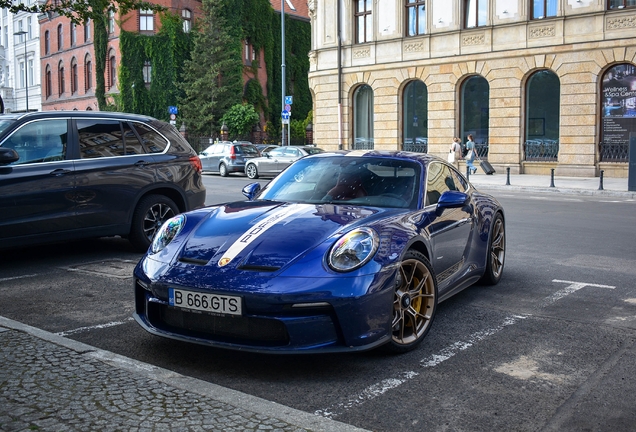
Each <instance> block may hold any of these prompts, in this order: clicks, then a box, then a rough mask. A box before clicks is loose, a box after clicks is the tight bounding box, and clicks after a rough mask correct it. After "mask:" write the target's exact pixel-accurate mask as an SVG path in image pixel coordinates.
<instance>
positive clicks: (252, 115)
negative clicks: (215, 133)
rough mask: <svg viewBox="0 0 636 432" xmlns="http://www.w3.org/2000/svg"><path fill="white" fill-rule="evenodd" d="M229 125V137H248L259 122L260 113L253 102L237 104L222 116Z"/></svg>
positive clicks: (223, 121) (222, 119)
mask: <svg viewBox="0 0 636 432" xmlns="http://www.w3.org/2000/svg"><path fill="white" fill-rule="evenodd" d="M221 123H225V124H226V125H227V127H228V132H229V138H230V139H237V138H246V137H248V136H249V134H250V132H251V131H252V127H253V126H254V125H255V124H256V123H258V113H257V112H256V110H255V109H254V105H251V104H247V103H244V104H237V105H234V106H233V107H231V108H230V109H229V110H228V111H227V112H226V113H225V114H224V115H223V117H222V118H221Z"/></svg>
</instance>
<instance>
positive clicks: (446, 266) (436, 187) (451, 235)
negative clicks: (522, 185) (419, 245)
mask: <svg viewBox="0 0 636 432" xmlns="http://www.w3.org/2000/svg"><path fill="white" fill-rule="evenodd" d="M462 188H463V186H462V185H461V184H460V185H458V184H457V181H456V179H455V178H454V177H453V174H452V170H451V169H450V168H449V167H448V166H447V165H446V164H444V163H441V162H432V163H430V164H429V166H428V172H427V181H426V196H425V199H426V206H427V207H431V208H430V214H431V220H432V222H431V223H430V225H429V228H428V229H429V235H430V238H431V243H432V245H433V254H432V255H433V256H432V260H431V261H432V262H431V264H432V265H433V268H434V269H435V273H436V274H437V276H438V281H439V282H441V281H443V280H445V279H446V278H448V277H450V276H452V275H453V274H454V273H455V272H457V271H458V270H459V269H460V268H461V267H462V264H463V263H464V261H465V259H466V253H467V247H468V241H469V239H470V232H471V229H472V224H473V219H472V214H471V212H470V208H469V206H464V207H460V208H447V209H444V211H443V212H442V213H441V214H439V215H437V214H436V213H435V207H436V205H437V202H438V201H439V198H440V197H441V195H442V194H443V193H444V192H446V191H451V190H453V191H460V192H463V190H462Z"/></svg>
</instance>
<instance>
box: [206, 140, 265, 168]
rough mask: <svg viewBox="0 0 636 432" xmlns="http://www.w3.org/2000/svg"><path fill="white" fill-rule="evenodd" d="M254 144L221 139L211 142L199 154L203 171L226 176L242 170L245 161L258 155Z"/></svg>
mask: <svg viewBox="0 0 636 432" xmlns="http://www.w3.org/2000/svg"><path fill="white" fill-rule="evenodd" d="M259 156H260V153H259V152H258V149H257V148H256V146H255V145H254V144H252V143H251V142H248V141H234V142H230V141H222V142H219V143H216V144H212V145H211V146H209V147H208V148H206V149H205V150H203V151H202V152H201V153H200V154H199V158H200V159H201V165H202V167H203V171H204V172H212V173H219V174H220V175H221V177H226V176H227V175H228V174H229V173H234V172H241V173H242V172H244V171H245V162H247V161H248V160H249V159H251V158H256V157H259Z"/></svg>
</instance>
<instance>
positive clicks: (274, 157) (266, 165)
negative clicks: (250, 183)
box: [245, 146, 324, 179]
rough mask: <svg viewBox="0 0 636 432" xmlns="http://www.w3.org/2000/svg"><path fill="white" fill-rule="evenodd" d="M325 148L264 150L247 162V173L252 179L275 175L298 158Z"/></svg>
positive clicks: (303, 147)
mask: <svg viewBox="0 0 636 432" xmlns="http://www.w3.org/2000/svg"><path fill="white" fill-rule="evenodd" d="M323 151H324V150H323V149H319V148H318V147H313V146H282V147H278V148H274V149H271V150H269V151H267V152H264V153H263V155H262V156H261V157H259V158H255V159H250V160H249V161H246V163H245V174H247V176H248V177H249V178H251V179H257V178H258V177H259V176H275V175H277V174H278V173H280V172H281V171H282V170H284V169H285V168H287V167H288V166H289V165H291V164H292V163H294V162H296V161H297V160H298V159H300V158H302V157H305V156H307V155H310V154H318V153H322V152H323Z"/></svg>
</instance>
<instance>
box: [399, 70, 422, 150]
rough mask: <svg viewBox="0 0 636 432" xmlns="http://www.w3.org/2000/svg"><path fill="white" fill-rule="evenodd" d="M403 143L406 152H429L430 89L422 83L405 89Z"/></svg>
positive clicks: (414, 83)
mask: <svg viewBox="0 0 636 432" xmlns="http://www.w3.org/2000/svg"><path fill="white" fill-rule="evenodd" d="M402 112H403V127H402V128H403V130H402V133H403V135H402V140H403V141H402V143H403V148H404V150H406V151H416V152H420V153H426V152H428V89H427V88H426V84H424V83H423V82H422V81H411V82H410V83H408V84H407V85H406V87H404V99H403V100H402Z"/></svg>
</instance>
